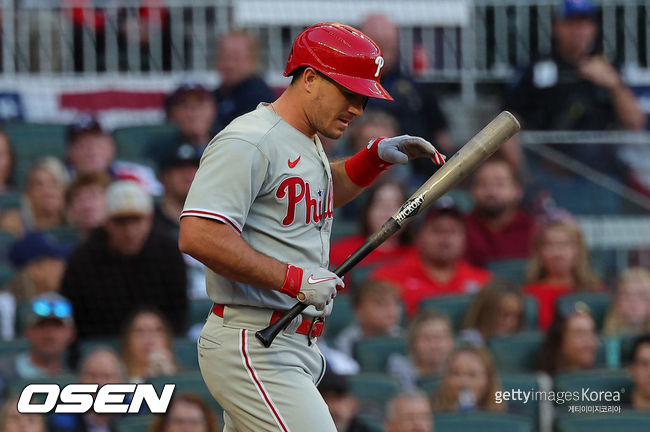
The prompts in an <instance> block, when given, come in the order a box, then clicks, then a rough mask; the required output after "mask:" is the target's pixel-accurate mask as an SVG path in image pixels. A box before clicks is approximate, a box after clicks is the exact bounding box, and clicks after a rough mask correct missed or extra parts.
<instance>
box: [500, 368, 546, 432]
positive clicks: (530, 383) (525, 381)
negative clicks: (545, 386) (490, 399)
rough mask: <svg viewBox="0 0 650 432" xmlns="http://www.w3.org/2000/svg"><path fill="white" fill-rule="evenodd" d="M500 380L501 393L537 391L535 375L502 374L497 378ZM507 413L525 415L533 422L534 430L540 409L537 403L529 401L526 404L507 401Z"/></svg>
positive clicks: (537, 422)
mask: <svg viewBox="0 0 650 432" xmlns="http://www.w3.org/2000/svg"><path fill="white" fill-rule="evenodd" d="M499 378H500V380H501V389H502V390H503V391H512V390H522V391H538V390H540V388H539V383H538V381H537V374H532V373H530V374H522V373H502V374H500V376H499ZM506 403H507V406H508V411H509V412H516V413H519V414H522V415H525V416H526V417H528V418H529V419H531V421H532V422H533V425H534V426H535V427H533V429H534V430H536V429H537V425H539V416H540V411H539V409H540V407H539V401H537V400H529V401H528V403H524V402H523V401H512V400H511V401H507V402H506Z"/></svg>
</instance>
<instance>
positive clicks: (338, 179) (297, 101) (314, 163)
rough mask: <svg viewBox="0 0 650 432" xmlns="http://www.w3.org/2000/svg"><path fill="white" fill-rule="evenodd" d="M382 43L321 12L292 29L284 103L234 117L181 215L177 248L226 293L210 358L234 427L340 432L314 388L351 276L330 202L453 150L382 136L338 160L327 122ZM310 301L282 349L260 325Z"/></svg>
mask: <svg viewBox="0 0 650 432" xmlns="http://www.w3.org/2000/svg"><path fill="white" fill-rule="evenodd" d="M383 64H384V61H383V57H382V56H381V51H380V49H379V47H378V46H377V45H376V44H375V43H374V42H373V41H372V40H371V39H370V38H368V37H367V36H366V35H364V34H363V33H361V32H360V31H359V30H357V29H355V28H352V27H350V26H347V25H343V24H339V23H322V24H316V25H313V26H311V27H309V28H307V29H306V30H304V31H303V32H302V33H301V34H300V35H298V37H297V38H296V40H295V41H294V44H293V48H292V50H291V53H290V54H289V59H288V61H287V66H286V69H285V72H284V75H285V76H291V77H292V82H291V84H290V85H289V87H288V88H287V89H286V90H285V91H284V93H283V94H282V95H281V96H280V97H279V98H278V99H277V100H276V101H274V102H273V103H270V104H267V103H262V104H260V105H259V106H258V107H257V109H256V110H255V111H252V112H250V113H248V114H244V115H242V116H241V117H238V118H236V119H235V120H233V121H232V123H230V125H228V126H227V127H226V128H225V129H224V130H223V131H222V132H220V133H219V134H218V135H217V136H216V137H215V138H214V139H213V140H212V141H211V142H210V144H209V145H208V147H207V148H206V150H205V152H204V154H203V157H202V159H201V164H200V167H199V169H198V171H197V173H196V176H195V178H194V182H193V183H192V187H191V188H190V192H189V194H188V197H187V200H186V202H185V208H184V210H183V213H182V215H181V230H180V240H179V247H180V249H181V250H182V251H183V252H186V253H188V254H190V255H192V256H193V257H195V258H196V259H198V260H200V261H201V262H203V263H204V264H205V265H206V267H207V270H206V271H207V275H206V285H207V291H208V295H209V296H210V298H211V299H212V300H213V301H214V306H213V307H212V310H211V313H210V315H209V316H208V318H207V321H206V324H205V326H204V328H203V330H202V332H201V336H200V338H199V341H198V354H199V365H200V368H201V373H202V375H203V378H204V380H205V382H206V385H207V386H208V388H209V390H210V392H211V393H212V395H213V396H214V397H215V399H216V400H217V402H219V404H220V405H221V406H222V407H223V408H224V410H225V412H224V422H225V431H227V432H232V431H255V432H258V431H284V432H286V431H290V430H292V431H311V432H313V431H328V432H329V431H335V430H336V428H335V426H334V423H333V421H332V418H331V416H330V414H329V411H328V408H327V406H326V404H325V402H324V401H323V399H322V398H321V396H320V395H319V393H318V391H317V390H316V384H317V383H318V382H319V381H320V379H321V377H322V376H323V373H324V371H325V359H324V357H323V356H322V354H321V353H320V351H319V350H318V347H317V345H316V344H315V343H314V342H315V341H316V338H317V337H318V336H319V335H320V333H321V332H322V329H323V322H324V318H325V317H326V316H328V315H329V314H330V312H331V310H332V305H333V301H332V300H333V299H334V297H335V296H336V293H337V290H339V289H341V288H342V287H343V281H342V280H341V279H340V278H339V277H337V276H336V275H335V274H334V273H332V272H330V271H329V270H328V269H327V268H328V261H329V241H330V232H331V228H332V213H333V210H334V208H335V207H338V206H341V205H343V204H345V203H346V202H348V201H350V200H351V199H353V198H354V197H355V196H357V195H358V194H359V193H360V192H361V191H362V190H363V188H364V187H366V186H368V185H369V184H370V183H371V182H372V181H373V180H374V179H375V178H376V177H377V176H378V175H379V174H380V173H381V172H382V171H383V170H385V169H387V168H388V167H389V166H390V165H391V164H394V163H406V162H408V160H410V159H412V158H415V157H430V158H432V159H433V160H434V161H435V162H436V163H437V164H442V163H444V157H443V156H442V155H441V154H440V153H438V151H437V150H436V149H435V148H434V147H433V146H432V145H431V144H430V143H429V142H427V141H426V140H424V139H422V138H417V137H411V136H408V135H403V136H399V137H394V138H376V139H373V140H371V141H370V142H369V144H368V146H367V148H365V149H364V150H362V151H361V152H360V153H358V154H356V155H354V156H352V157H350V158H349V159H347V160H341V161H336V162H329V161H328V160H327V156H326V155H325V152H324V151H323V147H322V145H321V142H320V141H319V139H318V136H317V135H316V134H317V133H318V132H320V133H321V134H323V135H324V136H326V137H328V138H332V139H337V138H340V137H341V135H342V134H343V132H344V131H345V129H346V128H347V126H348V124H349V123H350V122H351V121H352V120H353V119H354V118H356V117H358V116H360V115H361V114H362V113H363V109H364V107H365V104H366V102H367V100H368V98H369V97H374V98H380V99H387V100H392V98H391V96H390V95H389V94H388V93H387V92H386V90H384V88H383V87H382V86H381V85H380V84H379V78H380V76H381V70H382V67H383ZM296 299H297V300H299V301H301V302H303V303H305V304H307V305H309V307H308V308H307V309H305V312H304V313H303V315H302V316H299V317H298V318H297V319H296V320H294V321H293V322H292V323H291V324H290V325H289V326H287V327H286V328H285V329H284V330H283V332H281V333H280V335H278V337H277V338H276V339H275V341H274V342H273V344H272V345H271V347H270V348H264V347H263V346H262V344H261V343H259V342H258V341H257V339H255V337H254V333H255V331H256V330H259V329H261V328H264V327H266V326H268V325H269V324H270V323H271V322H273V321H275V320H277V319H278V318H279V317H280V316H282V314H283V312H284V311H287V310H288V309H290V308H291V307H292V306H293V305H294V304H295V302H296Z"/></svg>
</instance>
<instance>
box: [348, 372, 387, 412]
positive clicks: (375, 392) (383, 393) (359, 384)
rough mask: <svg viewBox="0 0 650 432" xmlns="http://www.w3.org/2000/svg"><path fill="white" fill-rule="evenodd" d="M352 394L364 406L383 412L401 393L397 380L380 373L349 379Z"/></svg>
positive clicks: (365, 374) (352, 376)
mask: <svg viewBox="0 0 650 432" xmlns="http://www.w3.org/2000/svg"><path fill="white" fill-rule="evenodd" d="M348 384H349V386H350V393H352V394H353V395H355V396H356V397H358V398H359V399H360V400H361V403H362V405H364V404H368V405H370V406H374V407H378V408H379V409H380V410H382V411H383V409H384V406H385V405H386V403H387V402H388V401H389V400H390V399H391V398H392V397H393V396H395V395H396V394H397V393H398V392H399V391H400V384H399V381H397V380H396V379H395V378H393V377H391V376H388V375H385V374H378V373H359V374H357V375H350V376H349V377H348Z"/></svg>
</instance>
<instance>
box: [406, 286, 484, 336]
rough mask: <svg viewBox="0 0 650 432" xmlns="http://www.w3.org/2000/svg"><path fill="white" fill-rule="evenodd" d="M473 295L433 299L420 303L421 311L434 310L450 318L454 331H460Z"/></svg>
mask: <svg viewBox="0 0 650 432" xmlns="http://www.w3.org/2000/svg"><path fill="white" fill-rule="evenodd" d="M473 298H474V295H473V294H459V295H446V296H439V297H431V298H427V299H424V300H422V301H421V302H420V305H419V310H429V309H434V310H436V311H438V312H440V313H443V314H445V315H447V316H448V317H449V319H450V320H451V324H452V326H453V328H454V331H458V330H459V329H460V327H461V325H462V324H463V318H464V317H465V312H467V308H468V307H469V305H470V303H471V302H472V299H473Z"/></svg>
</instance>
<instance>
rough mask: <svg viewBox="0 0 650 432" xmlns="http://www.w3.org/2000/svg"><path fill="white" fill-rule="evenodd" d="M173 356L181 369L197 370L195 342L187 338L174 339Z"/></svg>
mask: <svg viewBox="0 0 650 432" xmlns="http://www.w3.org/2000/svg"><path fill="white" fill-rule="evenodd" d="M174 356H175V357H176V361H177V362H178V365H179V366H180V368H181V370H187V371H198V370H199V359H198V354H197V351H196V342H194V341H191V340H189V339H187V338H176V339H174Z"/></svg>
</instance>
